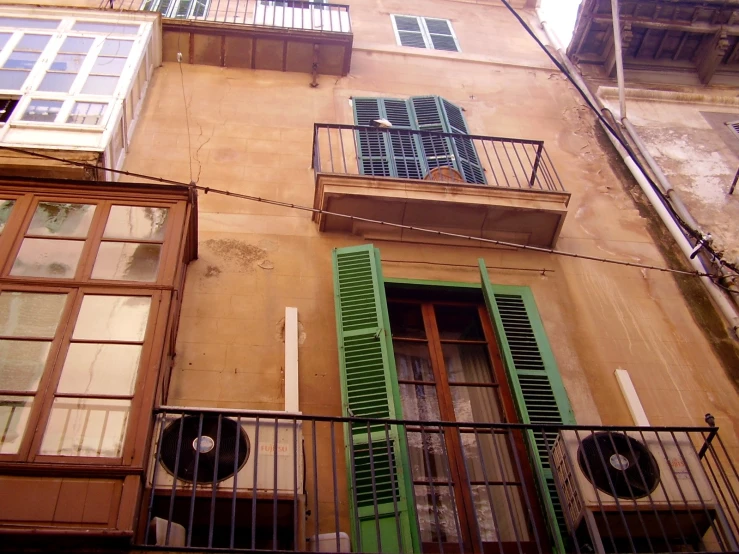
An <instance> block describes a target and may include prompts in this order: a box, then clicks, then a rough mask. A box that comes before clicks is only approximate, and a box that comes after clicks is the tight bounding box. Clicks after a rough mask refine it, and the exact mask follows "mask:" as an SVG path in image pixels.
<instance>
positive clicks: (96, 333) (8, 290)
mask: <svg viewBox="0 0 739 554" xmlns="http://www.w3.org/2000/svg"><path fill="white" fill-rule="evenodd" d="M143 188H145V187H143V186H131V189H132V190H129V191H126V187H121V186H119V187H107V188H106V187H105V186H100V187H97V188H88V189H86V190H84V189H80V188H78V187H75V188H74V189H72V188H71V186H68V188H67V189H66V190H65V188H64V187H63V186H51V185H49V186H45V187H39V190H37V191H33V192H24V189H26V190H27V189H28V187H27V186H26V187H23V188H19V187H13V186H11V185H5V184H2V183H0V259H2V260H3V262H2V266H0V460H2V459H7V460H10V461H47V462H48V461H62V462H65V463H102V464H111V463H113V464H116V463H117V464H120V463H130V462H131V458H132V456H133V452H134V451H135V450H137V449H135V448H134V439H135V438H136V437H139V440H142V439H143V437H145V435H146V433H145V432H144V433H141V430H142V429H145V427H146V426H148V420H149V417H150V416H149V413H150V408H151V404H152V400H153V394H154V388H155V386H156V383H157V379H156V374H157V373H158V370H159V365H160V361H161V359H162V355H163V349H164V346H165V342H166V341H167V338H168V337H171V335H169V336H168V335H166V333H165V330H166V329H167V328H168V327H169V328H170V330H171V328H172V326H171V324H170V323H171V322H170V321H169V320H170V319H171V318H172V317H173V316H172V314H173V313H176V310H171V309H170V307H171V303H172V297H173V294H172V290H173V288H174V284H175V283H181V275H182V271H183V264H182V261H183V258H186V257H187V255H186V254H185V248H184V245H185V242H187V240H186V233H187V228H188V225H187V221H189V217H188V216H189V215H191V214H192V210H191V207H190V206H189V205H188V201H187V198H188V197H187V193H186V191H185V190H184V189H178V190H177V192H178V194H173V193H170V194H167V193H166V192H158V191H157V189H156V188H155V187H149V189H150V191H149V192H148V193H145V191H144V190H142V189H143ZM120 189H123V190H120ZM159 190H162V189H159ZM184 261H185V262H186V261H187V259H184ZM138 450H139V451H140V450H141V449H138Z"/></svg>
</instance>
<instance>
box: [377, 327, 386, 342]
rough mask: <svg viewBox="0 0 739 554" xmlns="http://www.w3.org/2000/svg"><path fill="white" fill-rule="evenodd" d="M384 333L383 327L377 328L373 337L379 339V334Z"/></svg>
mask: <svg viewBox="0 0 739 554" xmlns="http://www.w3.org/2000/svg"><path fill="white" fill-rule="evenodd" d="M384 333H385V329H383V328H382V327H380V328H378V329H377V332H375V338H376V339H378V340H379V339H380V336H381V335H382V334H384Z"/></svg>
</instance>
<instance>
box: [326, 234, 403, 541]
mask: <svg viewBox="0 0 739 554" xmlns="http://www.w3.org/2000/svg"><path fill="white" fill-rule="evenodd" d="M333 271H334V294H335V304H336V322H337V335H338V344H339V367H340V373H341V386H342V406H343V411H344V415H345V416H347V417H367V418H401V417H402V412H401V409H400V398H399V392H398V385H397V376H396V374H395V364H394V358H393V351H392V340H391V337H390V331H389V325H388V315H387V306H386V302H385V292H384V284H383V280H382V269H381V265H380V261H379V253H377V252H376V251H375V249H374V248H373V247H372V245H363V246H355V247H349V248H339V249H336V250H334V253H333ZM389 429H390V431H389V448H388V440H387V437H386V434H385V428H384V426H383V425H375V426H372V427H371V428H370V429H369V432H368V429H367V426H366V425H364V424H352V425H351V426H350V425H346V426H345V447H346V461H347V472H348V474H349V475H350V476H353V479H350V480H349V482H350V489H351V490H350V494H349V499H350V502H351V503H352V510H351V514H352V518H353V525H352V534H353V535H354V536H353V540H354V551H358V552H412V551H414V544H417V539H416V538H415V527H412V526H411V521H415V518H414V516H413V505H412V498H413V496H412V494H413V487H412V483H411V482H410V477H409V476H410V470H409V467H408V455H407V445H406V444H405V440H404V438H403V436H402V434H400V433H399V432H398V429H397V428H396V427H395V426H392V427H390V428H389ZM370 445H371V446H370ZM370 453H371V454H370ZM352 464H353V467H352ZM372 468H374V475H375V479H374V491H373V482H372V473H371V469H372ZM352 493H353V494H352ZM355 495H356V496H355ZM355 498H356V504H355ZM409 499H410V500H409ZM396 504H397V511H396V508H395V506H396ZM398 526H399V527H398ZM378 527H379V537H380V540H379V541H378V539H377V535H378V533H377V529H378ZM398 528H400V537H399V536H398ZM357 529H358V536H357Z"/></svg>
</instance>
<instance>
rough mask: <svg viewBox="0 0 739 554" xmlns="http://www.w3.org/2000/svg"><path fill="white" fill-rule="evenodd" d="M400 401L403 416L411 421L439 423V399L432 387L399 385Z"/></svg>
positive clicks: (434, 388)
mask: <svg viewBox="0 0 739 554" xmlns="http://www.w3.org/2000/svg"><path fill="white" fill-rule="evenodd" d="M398 386H399V387H400V400H401V401H402V403H403V416H405V417H406V418H407V419H411V420H424V421H440V420H441V413H440V412H439V398H438V396H437V395H436V387H435V386H434V385H404V384H403V383H401V384H400V385H398Z"/></svg>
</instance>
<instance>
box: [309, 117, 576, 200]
mask: <svg viewBox="0 0 739 554" xmlns="http://www.w3.org/2000/svg"><path fill="white" fill-rule="evenodd" d="M313 168H314V170H315V171H316V173H334V174H342V175H366V176H369V177H396V178H400V179H411V180H425V181H437V182H446V183H455V182H456V183H469V184H478V185H489V186H494V187H504V188H513V189H519V190H545V191H562V192H564V191H565V189H564V186H563V185H562V181H561V180H560V178H559V175H558V174H557V170H556V169H555V168H554V164H553V163H552V160H551V159H550V157H549V154H547V151H546V149H545V148H544V142H543V141H537V140H523V139H511V138H503V137H488V136H481V135H467V134H461V133H442V132H435V131H416V130H410V129H397V128H392V127H390V128H376V127H364V126H358V125H337V124H329V123H316V124H315V126H314V136H313Z"/></svg>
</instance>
